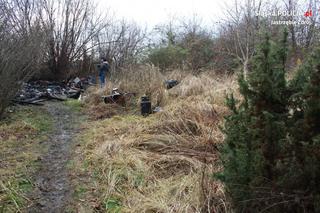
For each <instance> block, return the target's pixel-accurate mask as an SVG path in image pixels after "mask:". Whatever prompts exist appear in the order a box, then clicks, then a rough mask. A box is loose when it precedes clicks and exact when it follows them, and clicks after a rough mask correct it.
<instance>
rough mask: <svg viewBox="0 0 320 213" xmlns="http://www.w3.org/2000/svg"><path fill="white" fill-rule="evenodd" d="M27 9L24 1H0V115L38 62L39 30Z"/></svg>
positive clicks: (29, 5)
mask: <svg viewBox="0 0 320 213" xmlns="http://www.w3.org/2000/svg"><path fill="white" fill-rule="evenodd" d="M17 5H20V6H21V5H24V7H23V6H21V7H18V6H17ZM31 7H32V5H31V4H29V1H24V0H21V1H20V0H16V1H2V0H1V1H0V14H1V15H0V115H2V114H3V112H4V109H5V108H6V107H7V106H8V105H9V103H10V101H11V99H12V98H13V97H14V96H15V94H16V92H17V90H18V89H19V86H20V85H21V83H22V82H24V81H26V80H28V79H29V78H30V77H32V75H33V74H34V72H35V70H36V69H34V68H35V67H36V66H37V64H38V62H39V56H40V52H41V51H40V50H41V45H42V42H41V41H42V40H41V29H39V25H37V21H36V20H34V19H33V17H32V16H31V15H30V13H29V12H30V10H31V9H30V8H31Z"/></svg>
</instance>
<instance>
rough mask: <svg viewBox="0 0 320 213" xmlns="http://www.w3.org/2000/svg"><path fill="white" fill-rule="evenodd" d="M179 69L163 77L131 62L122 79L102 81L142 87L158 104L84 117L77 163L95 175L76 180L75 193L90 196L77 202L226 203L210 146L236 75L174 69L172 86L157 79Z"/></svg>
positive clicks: (190, 207)
mask: <svg viewBox="0 0 320 213" xmlns="http://www.w3.org/2000/svg"><path fill="white" fill-rule="evenodd" d="M131 72H132V71H131ZM180 73H181V72H180ZM178 74H179V72H177V71H175V72H173V73H169V74H168V76H170V75H171V76H170V77H165V76H163V75H161V73H158V72H157V71H156V70H153V69H152V68H148V69H145V70H141V71H140V70H138V71H137V72H136V73H135V75H133V76H132V75H130V73H129V72H128V74H127V76H126V75H124V76H125V77H124V78H123V79H118V80H117V81H116V83H114V84H113V85H110V84H109V87H113V86H117V87H119V88H120V89H122V90H123V91H130V92H136V93H137V94H139V95H141V94H149V95H150V96H152V101H153V104H156V105H161V106H162V107H163V112H160V113H157V114H153V115H151V116H149V117H147V118H143V117H141V116H140V115H136V114H135V113H128V111H127V113H122V114H120V115H116V116H113V117H112V118H110V119H105V120H102V121H93V122H92V123H90V124H88V130H87V131H86V132H85V134H84V135H83V136H82V140H83V141H84V143H83V145H82V147H80V149H79V150H78V151H79V153H84V155H81V159H80V162H82V165H78V166H80V167H81V168H82V169H83V170H82V172H83V173H82V174H83V175H85V174H87V175H88V174H90V173H91V174H92V173H94V174H95V175H90V176H89V179H88V180H87V181H86V182H85V184H84V185H83V186H81V187H83V188H84V190H78V192H79V194H80V195H79V197H80V198H79V199H80V200H82V201H84V200H85V201H88V202H87V203H89V205H87V206H85V205H81V204H79V206H80V207H79V209H81V210H82V211H89V209H91V210H92V209H94V210H96V211H98V212H117V211H119V212H228V211H229V210H230V206H229V204H228V202H227V200H226V198H225V194H224V190H223V186H222V185H221V183H219V182H218V181H216V180H214V179H213V178H212V174H213V173H214V172H217V171H219V170H220V166H219V165H218V153H217V146H218V144H219V143H221V142H222V141H223V134H222V133H221V131H220V128H219V125H221V124H222V122H223V119H222V118H223V116H224V115H226V114H227V113H228V110H227V108H226V107H225V106H224V99H225V94H226V93H227V92H230V91H236V89H237V87H236V86H235V85H236V82H235V80H234V79H233V78H232V77H229V78H227V77H225V78H218V77H216V78H213V77H210V75H209V74H202V75H200V76H191V75H189V74H187V73H186V74H185V75H182V74H180V77H181V79H180V80H181V83H180V84H179V85H178V86H176V87H175V88H173V89H171V90H168V91H167V90H165V88H164V86H163V80H164V79H170V78H173V77H172V76H178ZM129 76H130V78H129ZM178 77H179V76H178ZM108 89H110V88H108ZM137 101H138V100H137ZM129 112H132V111H129ZM92 113H94V112H92ZM92 189H94V190H92ZM80 191H81V193H80ZM82 203H83V202H82Z"/></svg>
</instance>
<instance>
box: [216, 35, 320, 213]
mask: <svg viewBox="0 0 320 213" xmlns="http://www.w3.org/2000/svg"><path fill="white" fill-rule="evenodd" d="M286 36H287V34H286V33H285V35H284V39H283V40H282V41H281V42H279V43H278V44H277V45H272V44H271V42H270V41H269V37H268V36H267V38H266V39H265V42H264V43H263V44H262V45H261V47H260V48H259V50H258V53H257V54H256V56H255V57H254V59H253V61H252V67H253V68H252V72H251V73H250V74H249V76H248V79H247V80H244V78H243V76H242V77H240V78H239V85H240V92H241V94H242V96H243V99H242V101H241V102H240V103H239V101H237V100H236V99H235V98H234V97H233V96H232V95H231V96H230V97H228V99H227V103H228V106H229V108H230V110H231V111H232V114H231V115H229V116H227V117H226V123H225V128H224V132H225V135H226V138H225V144H224V145H223V148H222V149H221V151H222V162H223V166H224V171H223V173H222V174H220V179H221V180H222V181H223V182H224V183H225V185H226V188H227V191H228V192H229V194H230V196H231V198H232V200H233V204H234V208H235V209H236V210H237V212H260V211H268V212H301V211H307V212H318V211H319V200H318V198H319V196H320V191H319V177H320V167H319V165H320V164H319V163H320V161H319V160H320V155H319V150H320V149H319V148H320V147H319V142H320V141H319V136H320V135H319V132H320V131H319V126H320V122H319V119H320V116H319V112H320V105H319V104H320V102H319V94H320V93H319V83H320V81H319V80H320V74H319V71H320V63H319V60H320V51H319V50H317V51H316V52H315V53H314V54H313V55H312V56H311V58H310V59H309V60H308V61H307V62H306V63H305V64H303V65H302V66H301V68H300V70H299V71H298V73H297V76H296V77H295V78H294V79H293V80H292V81H291V82H287V81H286V79H285V62H286V47H287V45H286ZM288 85H289V86H288Z"/></svg>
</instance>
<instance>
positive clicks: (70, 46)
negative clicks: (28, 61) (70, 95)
mask: <svg viewBox="0 0 320 213" xmlns="http://www.w3.org/2000/svg"><path fill="white" fill-rule="evenodd" d="M38 8H39V16H40V19H41V23H42V26H43V28H44V30H45V32H46V57H47V58H46V61H47V63H48V65H49V69H50V71H51V73H52V74H53V75H54V77H55V78H65V77H68V75H70V70H71V67H72V63H73V62H74V61H76V60H79V59H81V58H82V57H83V53H84V52H87V50H89V49H91V48H92V47H93V38H94V37H96V35H97V34H98V33H100V31H101V30H102V29H103V28H104V27H105V25H106V23H105V22H104V21H105V19H104V17H102V16H101V15H97V14H96V12H95V8H94V6H93V5H92V3H91V1H90V0H62V1H55V0H40V3H39V6H38ZM84 50H85V51H84Z"/></svg>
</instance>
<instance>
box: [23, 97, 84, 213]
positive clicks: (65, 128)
mask: <svg viewBox="0 0 320 213" xmlns="http://www.w3.org/2000/svg"><path fill="white" fill-rule="evenodd" d="M45 107H46V109H47V111H48V112H49V113H50V115H51V116H52V118H53V122H54V126H53V131H52V133H51V134H50V135H49V139H48V140H47V141H44V142H43V143H44V145H45V146H46V147H47V149H48V151H47V153H45V154H43V156H42V157H41V158H40V159H39V161H40V168H39V170H38V171H37V172H36V173H35V174H34V179H35V190H34V191H33V192H32V194H31V195H30V197H31V206H30V207H29V208H28V210H27V212H30V213H31V212H32V213H37V212H45V213H56V212H57V213H58V212H59V213H60V212H66V211H68V210H67V206H68V205H69V203H70V202H71V196H72V193H73V187H72V184H71V180H70V179H71V178H70V171H69V170H68V168H67V165H68V162H69V161H70V160H71V156H72V155H73V150H74V149H73V148H74V145H75V143H76V140H75V136H76V134H77V132H78V127H79V117H80V115H79V113H78V112H75V111H74V110H72V109H70V107H68V106H66V105H64V104H63V103H62V102H48V103H46V105H45Z"/></svg>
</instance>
